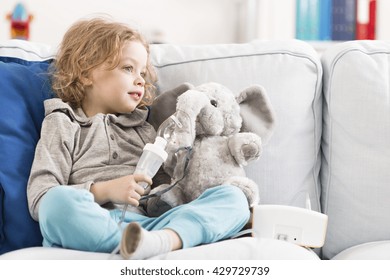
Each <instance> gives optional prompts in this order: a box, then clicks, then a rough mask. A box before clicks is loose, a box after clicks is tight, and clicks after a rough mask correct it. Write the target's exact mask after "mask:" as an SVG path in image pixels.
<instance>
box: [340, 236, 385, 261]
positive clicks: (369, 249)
mask: <svg viewBox="0 0 390 280" xmlns="http://www.w3.org/2000/svg"><path fill="white" fill-rule="evenodd" d="M333 260H390V240H385V241H376V242H368V243H364V244H360V245H356V246H353V247H351V248H348V249H346V250H344V251H342V252H341V253H339V254H337V255H336V256H335V257H334V258H333Z"/></svg>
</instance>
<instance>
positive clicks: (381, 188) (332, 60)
mask: <svg viewBox="0 0 390 280" xmlns="http://www.w3.org/2000/svg"><path fill="white" fill-rule="evenodd" d="M322 64H323V68H324V78H323V79H324V81H323V91H324V112H323V115H324V124H323V141H322V150H323V160H322V167H321V185H322V199H321V204H322V207H323V211H324V212H325V213H326V214H327V215H328V217H329V222H328V234H327V238H326V242H325V245H324V247H323V250H322V251H323V257H324V258H326V259H330V258H332V257H333V256H335V255H336V254H338V253H339V252H341V251H342V250H344V249H346V248H349V247H351V246H354V245H357V244H361V243H365V242H370V241H379V240H389V239H390V203H389V201H390V87H389V85H390V74H389V73H390V42H381V41H351V42H346V43H342V44H338V45H336V46H333V47H332V48H330V49H328V50H327V51H326V52H325V53H324V55H323V56H322Z"/></svg>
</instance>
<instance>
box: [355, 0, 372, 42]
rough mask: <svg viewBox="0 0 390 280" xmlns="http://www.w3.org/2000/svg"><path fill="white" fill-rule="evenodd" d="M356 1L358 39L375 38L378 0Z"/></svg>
mask: <svg viewBox="0 0 390 280" xmlns="http://www.w3.org/2000/svg"><path fill="white" fill-rule="evenodd" d="M356 2H357V3H356V4H357V5H356V39H357V40H374V39H375V25H376V24H375V22H376V0H357V1H356Z"/></svg>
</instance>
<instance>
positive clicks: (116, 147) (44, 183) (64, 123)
mask: <svg viewBox="0 0 390 280" xmlns="http://www.w3.org/2000/svg"><path fill="white" fill-rule="evenodd" d="M147 115H148V111H147V110H142V109H135V110H134V111H133V112H132V113H130V114H121V115H113V114H107V115H104V114H97V115H95V116H93V117H91V118H88V117H87V116H86V115H85V114H84V112H83V110H82V109H81V108H78V109H75V110H73V109H72V108H71V107H70V106H69V105H68V104H67V103H64V102H63V101H61V100H60V99H58V98H54V99H49V100H46V101H45V119H44V121H43V123H42V130H41V138H40V140H39V142H38V144H37V147H36V150H35V157H34V162H33V165H32V169H31V173H30V178H29V182H28V187H27V198H28V205H29V210H30V214H31V216H32V217H33V219H35V220H36V221H38V220H39V217H38V207H39V202H40V199H41V198H42V197H43V196H44V194H45V193H46V192H47V191H48V190H49V189H50V188H53V187H55V186H58V185H70V186H73V187H75V188H78V189H86V190H89V189H90V187H91V185H92V184H93V183H94V182H99V181H106V180H111V179H114V178H119V177H122V176H125V175H130V174H133V172H134V169H135V166H136V164H137V162H138V160H139V157H140V156H141V153H142V149H143V147H144V146H145V144H146V143H150V142H153V141H154V138H155V136H156V132H155V130H154V128H153V127H152V126H151V125H150V124H149V123H147V122H146V118H147ZM104 206H105V208H112V207H114V205H112V204H110V205H104Z"/></svg>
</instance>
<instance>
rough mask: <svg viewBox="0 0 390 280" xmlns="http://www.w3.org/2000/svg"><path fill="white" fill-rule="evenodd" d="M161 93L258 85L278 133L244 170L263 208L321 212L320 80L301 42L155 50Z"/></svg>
mask: <svg viewBox="0 0 390 280" xmlns="http://www.w3.org/2000/svg"><path fill="white" fill-rule="evenodd" d="M151 52H152V62H153V64H154V65H155V66H156V69H157V72H158V77H159V82H158V89H159V92H164V91H166V90H169V89H172V88H174V87H176V86H178V85H179V84H181V83H184V82H189V83H192V84H193V85H195V86H196V85H199V84H202V83H206V82H218V83H221V84H223V85H225V86H227V87H228V88H230V89H231V90H232V91H233V92H235V93H237V94H238V93H239V92H240V91H241V90H242V89H244V88H246V87H248V86H250V85H252V84H259V85H262V86H264V87H265V89H266V91H267V93H268V95H269V97H270V100H271V103H272V105H273V107H274V109H275V112H276V129H275V132H274V134H273V136H272V137H271V139H270V141H269V143H268V144H267V146H265V147H264V149H263V154H262V156H261V158H260V159H259V161H257V162H255V163H253V162H252V163H250V164H249V165H248V166H247V167H246V171H247V175H248V176H249V177H250V178H251V179H253V180H254V181H255V182H256V183H257V184H258V185H259V188H260V201H261V203H264V204H285V205H293V206H301V207H304V206H305V197H306V193H309V195H310V198H311V203H312V206H313V209H315V210H319V209H320V205H319V193H320V186H319V180H318V178H319V177H318V176H319V166H320V141H321V124H322V122H321V119H322V116H321V107H322V100H321V77H322V68H321V64H320V61H319V58H318V55H317V53H316V52H315V51H314V49H313V48H312V47H311V46H310V45H308V44H306V43H304V42H302V41H294V40H291V41H255V42H252V43H247V44H221V45H196V46H195V45H194V46H178V45H169V44H164V45H154V46H153V47H152V50H151Z"/></svg>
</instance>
